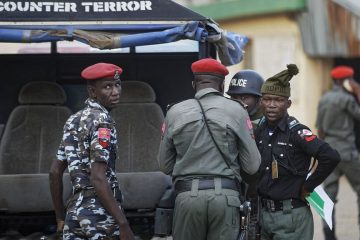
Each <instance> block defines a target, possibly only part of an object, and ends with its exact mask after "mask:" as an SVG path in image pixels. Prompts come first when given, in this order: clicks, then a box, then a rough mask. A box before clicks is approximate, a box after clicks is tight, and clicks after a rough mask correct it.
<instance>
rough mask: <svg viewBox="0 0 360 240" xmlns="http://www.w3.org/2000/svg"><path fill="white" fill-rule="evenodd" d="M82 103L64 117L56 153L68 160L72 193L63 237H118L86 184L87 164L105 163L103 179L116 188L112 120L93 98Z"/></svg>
mask: <svg viewBox="0 0 360 240" xmlns="http://www.w3.org/2000/svg"><path fill="white" fill-rule="evenodd" d="M85 103H86V107H85V108H84V109H83V110H81V111H79V112H77V113H76V114H74V115H72V116H71V117H70V118H69V119H68V120H67V122H66V124H65V126H64V134H63V138H62V141H61V143H60V147H59V150H58V153H57V158H58V160H60V161H67V162H68V170H69V173H70V177H71V182H72V185H73V193H74V194H73V196H72V197H71V199H70V200H69V202H68V206H67V214H66V219H65V226H64V233H63V234H64V239H118V238H119V234H120V232H119V228H118V226H117V224H116V223H115V220H114V219H113V217H112V216H111V215H110V214H109V213H108V212H107V210H106V209H105V208H104V207H103V206H102V204H101V203H100V200H99V198H98V197H97V196H96V194H95V190H94V187H93V186H92V185H91V183H90V168H91V163H93V162H105V163H106V164H107V170H106V178H107V180H108V182H109V184H110V186H111V188H112V189H117V188H118V182H117V179H116V174H115V160H116V142H117V140H116V129H115V122H114V121H113V120H112V118H111V117H110V115H109V112H108V111H107V110H106V109H105V108H104V107H102V106H101V105H100V104H99V103H98V102H97V101H95V100H93V99H88V100H86V102H85ZM119 207H120V204H119Z"/></svg>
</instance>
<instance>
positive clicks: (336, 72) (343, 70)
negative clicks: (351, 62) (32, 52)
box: [331, 66, 354, 79]
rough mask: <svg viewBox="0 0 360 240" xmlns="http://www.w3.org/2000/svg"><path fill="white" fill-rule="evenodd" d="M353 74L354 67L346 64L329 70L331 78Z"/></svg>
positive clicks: (341, 77) (342, 77)
mask: <svg viewBox="0 0 360 240" xmlns="http://www.w3.org/2000/svg"><path fill="white" fill-rule="evenodd" d="M353 75H354V69H352V68H351V67H347V66H337V67H335V68H334V69H333V70H331V77H332V78H333V79H344V78H348V77H352V76H353Z"/></svg>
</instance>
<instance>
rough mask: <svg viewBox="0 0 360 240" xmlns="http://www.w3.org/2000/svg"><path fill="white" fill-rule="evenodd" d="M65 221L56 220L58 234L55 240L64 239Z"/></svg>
mask: <svg viewBox="0 0 360 240" xmlns="http://www.w3.org/2000/svg"><path fill="white" fill-rule="evenodd" d="M64 224H65V222H64V220H62V219H56V225H57V226H56V234H55V239H56V240H61V239H63V229H64Z"/></svg>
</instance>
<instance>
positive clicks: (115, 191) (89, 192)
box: [74, 188, 122, 202]
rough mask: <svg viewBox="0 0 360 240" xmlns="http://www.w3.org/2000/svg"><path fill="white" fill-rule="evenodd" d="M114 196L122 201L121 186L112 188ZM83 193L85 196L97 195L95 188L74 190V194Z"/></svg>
mask: <svg viewBox="0 0 360 240" xmlns="http://www.w3.org/2000/svg"><path fill="white" fill-rule="evenodd" d="M111 191H112V193H113V196H114V197H115V199H116V200H118V201H120V202H122V193H121V191H120V189H119V188H112V189H111ZM80 192H81V193H82V195H83V197H95V196H96V192H95V189H94V188H89V189H76V190H75V191H74V196H75V195H77V194H79V193H80Z"/></svg>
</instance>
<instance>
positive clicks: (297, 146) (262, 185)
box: [255, 114, 340, 200]
mask: <svg viewBox="0 0 360 240" xmlns="http://www.w3.org/2000/svg"><path fill="white" fill-rule="evenodd" d="M255 135H256V143H257V145H258V148H259V151H260V154H261V158H262V161H261V165H260V169H259V180H258V185H257V186H258V187H257V188H258V193H259V195H260V196H261V197H264V198H269V199H273V200H285V199H290V198H298V199H299V198H300V192H301V187H302V186H304V187H305V189H306V190H307V191H309V192H312V191H313V190H314V188H315V187H316V186H318V185H319V184H321V182H322V181H323V180H324V179H325V178H326V177H327V176H328V175H329V174H330V172H331V171H332V170H333V169H334V168H335V167H336V165H337V163H338V162H339V161H340V156H339V154H338V153H337V152H336V150H334V149H332V148H331V147H330V146H329V145H328V144H327V143H325V142H324V141H322V140H320V139H319V138H317V137H316V136H315V135H313V134H312V133H311V131H310V130H309V129H308V128H307V127H306V126H304V125H301V124H299V122H298V121H297V120H296V119H295V118H293V117H289V115H287V114H286V115H285V116H284V117H283V118H282V119H281V121H280V122H279V124H278V125H277V126H276V127H275V128H273V129H271V128H270V127H269V126H268V124H267V121H266V120H262V121H261V122H260V124H259V126H258V128H257V129H256V131H255ZM311 157H314V158H315V159H317V160H318V166H317V169H316V171H315V172H314V173H313V174H312V175H311V176H310V177H309V178H308V179H307V180H305V179H306V177H307V174H308V169H309V167H310V162H311ZM274 159H276V160H277V162H278V178H275V179H272V174H271V168H272V161H273V160H274Z"/></svg>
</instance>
